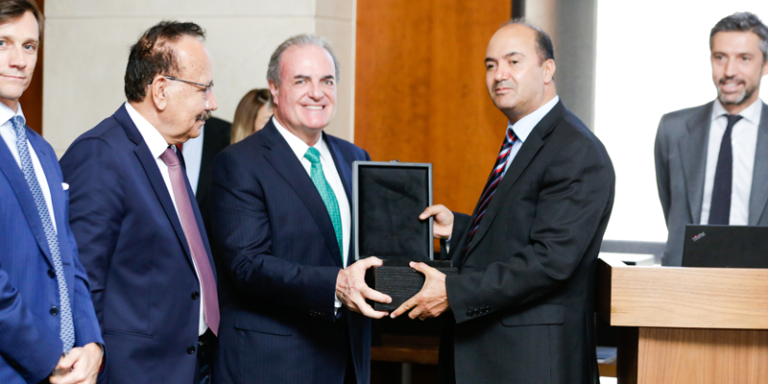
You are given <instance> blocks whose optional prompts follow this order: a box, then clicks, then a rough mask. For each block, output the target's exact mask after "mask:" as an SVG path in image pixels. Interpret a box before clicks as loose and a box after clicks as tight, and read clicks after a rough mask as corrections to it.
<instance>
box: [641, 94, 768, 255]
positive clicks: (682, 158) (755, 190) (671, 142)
mask: <svg viewBox="0 0 768 384" xmlns="http://www.w3.org/2000/svg"><path fill="white" fill-rule="evenodd" d="M713 105H714V102H709V103H707V104H705V105H702V106H699V107H694V108H688V109H683V110H680V111H675V112H671V113H668V114H666V115H664V116H662V118H661V122H660V123H659V131H658V133H657V134H656V150H655V152H656V182H657V184H658V188H659V199H661V207H662V209H663V210H664V218H665V219H666V221H667V229H668V230H669V237H668V238H667V248H666V250H665V251H664V258H663V259H662V264H663V265H668V266H679V265H680V264H681V262H682V258H683V240H684V236H685V225H686V224H698V223H700V222H701V204H702V200H703V197H704V174H705V172H706V162H707V143H708V141H709V125H710V121H711V116H712V106H713ZM766 202H768V106H767V105H765V103H763V111H762V114H761V115H760V126H759V127H758V134H757V151H756V153H755V169H754V173H753V175H752V190H751V192H750V197H749V225H768V212H766Z"/></svg>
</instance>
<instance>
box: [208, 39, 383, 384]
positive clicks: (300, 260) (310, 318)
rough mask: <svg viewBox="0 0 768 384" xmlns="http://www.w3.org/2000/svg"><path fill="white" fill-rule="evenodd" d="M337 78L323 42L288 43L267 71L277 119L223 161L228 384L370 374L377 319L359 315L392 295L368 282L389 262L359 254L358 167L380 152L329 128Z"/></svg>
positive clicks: (216, 221) (350, 379)
mask: <svg viewBox="0 0 768 384" xmlns="http://www.w3.org/2000/svg"><path fill="white" fill-rule="evenodd" d="M338 78H339V69H338V65H337V62H336V59H335V57H334V56H333V53H332V50H331V47H330V45H329V44H328V43H327V42H326V41H325V40H324V39H322V38H320V37H317V36H308V35H300V36H295V37H292V38H290V39H288V40H287V41H285V42H284V43H283V44H281V45H280V46H279V47H278V48H277V50H276V51H275V52H274V53H273V54H272V58H271V60H270V63H269V70H268V73H267V80H268V81H269V86H270V91H271V92H272V96H273V100H274V105H275V108H274V117H273V118H272V119H271V120H270V122H269V123H267V125H266V127H265V128H264V129H262V130H260V131H258V132H256V133H255V134H253V135H251V136H249V137H247V138H246V139H245V140H243V141H241V142H239V143H236V144H233V145H231V146H229V147H228V148H227V149H225V150H224V151H222V152H221V154H219V156H218V157H217V158H216V164H215V168H214V169H215V171H214V186H213V206H214V210H213V211H212V223H213V225H212V228H213V231H214V238H215V239H216V243H218V244H219V245H220V247H221V250H220V253H219V254H220V255H221V256H222V270H223V271H224V273H222V274H221V284H220V286H221V297H222V300H221V302H222V305H221V314H222V317H221V334H220V344H221V350H220V355H219V360H218V361H219V364H218V365H217V370H216V371H217V382H219V383H253V382H259V383H297V384H298V383H301V384H305V383H316V384H323V383H328V384H342V383H359V384H360V383H368V382H369V380H370V378H369V376H370V347H371V333H370V321H369V320H367V319H365V318H364V317H363V316H362V315H361V314H360V313H359V312H362V313H363V314H365V315H366V316H370V317H375V318H381V317H383V316H385V315H386V313H385V312H376V311H374V310H373V309H372V308H371V306H370V305H368V304H367V303H366V302H365V299H366V298H369V299H373V300H376V301H382V302H389V301H390V298H389V297H388V296H386V295H383V294H381V293H379V292H376V291H374V290H372V289H370V288H369V287H368V286H367V285H365V282H364V279H363V277H364V274H365V270H366V269H367V268H369V267H371V266H373V265H381V260H379V259H376V258H368V259H364V260H360V261H357V262H354V260H351V257H350V249H352V247H351V238H352V235H351V214H350V201H351V200H350V192H351V181H352V162H353V161H355V160H369V159H370V157H369V156H368V154H367V153H366V152H365V151H364V150H362V149H360V148H358V147H356V146H355V145H354V144H351V143H349V142H346V141H344V140H341V139H338V138H336V137H333V136H330V135H326V134H325V133H323V128H325V127H326V126H327V125H328V123H329V122H330V120H331V119H332V118H333V116H334V114H335V112H336V110H335V103H336V82H337V81H338ZM353 262H354V263H353ZM345 267H346V268H345ZM334 296H335V299H334Z"/></svg>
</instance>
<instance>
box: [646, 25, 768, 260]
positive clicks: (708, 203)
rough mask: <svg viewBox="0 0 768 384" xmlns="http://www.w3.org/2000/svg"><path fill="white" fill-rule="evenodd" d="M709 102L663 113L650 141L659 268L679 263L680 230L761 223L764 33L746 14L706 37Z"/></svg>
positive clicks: (767, 135) (767, 120) (765, 174)
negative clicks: (658, 213) (660, 221)
mask: <svg viewBox="0 0 768 384" xmlns="http://www.w3.org/2000/svg"><path fill="white" fill-rule="evenodd" d="M709 47H710V51H711V56H710V60H711V62H712V80H713V81H714V83H715V87H716V88H717V98H716V99H715V100H714V101H711V102H709V103H707V104H705V105H702V106H699V107H694V108H688V109H683V110H680V111H676V112H671V113H668V114H666V115H664V116H663V117H662V118H661V122H660V123H659V130H658V133H657V135H656V180H657V184H658V188H659V198H660V199H661V206H662V209H663V210H664V217H665V219H666V221H667V229H668V230H669V237H668V238H667V247H666V250H665V251H664V258H663V264H664V265H669V266H679V265H680V264H681V263H682V255H683V240H684V236H685V226H686V224H712V225H715V224H717V225H768V213H766V202H768V151H765V150H762V151H758V150H757V149H758V148H766V147H768V106H766V105H765V103H763V102H762V101H761V100H760V98H759V97H758V94H759V90H760V79H761V78H762V77H763V76H765V75H766V74H767V73H768V27H766V26H765V24H763V23H762V22H761V21H760V19H759V18H758V17H757V16H755V15H753V14H751V13H748V12H742V13H735V14H733V15H731V16H728V17H726V18H724V19H722V20H720V21H719V22H718V23H717V24H716V25H715V27H714V28H712V31H711V32H710V35H709Z"/></svg>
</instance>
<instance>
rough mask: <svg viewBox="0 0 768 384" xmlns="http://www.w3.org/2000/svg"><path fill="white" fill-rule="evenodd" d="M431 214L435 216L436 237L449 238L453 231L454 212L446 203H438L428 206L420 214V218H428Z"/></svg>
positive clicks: (434, 230)
mask: <svg viewBox="0 0 768 384" xmlns="http://www.w3.org/2000/svg"><path fill="white" fill-rule="evenodd" d="M430 216H434V217H435V220H434V222H433V223H434V224H433V225H432V227H433V232H434V236H435V238H436V239H448V238H450V237H451V233H452V232H453V212H451V211H450V210H449V209H448V208H446V206H445V205H442V204H437V205H433V206H431V207H427V209H425V210H424V212H422V213H421V215H419V219H420V220H426V219H428V218H429V217H430Z"/></svg>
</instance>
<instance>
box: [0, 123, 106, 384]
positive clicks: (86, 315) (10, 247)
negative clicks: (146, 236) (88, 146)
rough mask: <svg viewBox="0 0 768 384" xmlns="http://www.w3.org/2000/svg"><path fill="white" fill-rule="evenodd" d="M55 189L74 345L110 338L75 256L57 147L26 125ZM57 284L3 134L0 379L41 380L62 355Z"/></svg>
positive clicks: (15, 383) (8, 383) (12, 382)
mask: <svg viewBox="0 0 768 384" xmlns="http://www.w3.org/2000/svg"><path fill="white" fill-rule="evenodd" d="M26 132H27V138H28V139H29V142H30V144H31V145H32V147H33V148H34V149H35V153H36V154H37V157H38V158H39V159H40V165H41V166H42V168H43V172H44V173H45V178H46V179H47V181H48V187H49V189H50V191H51V200H52V205H53V214H54V218H55V220H56V228H57V235H58V236H57V237H58V240H59V249H60V252H61V262H62V267H63V268H64V275H65V278H66V281H67V290H68V291H69V299H70V304H71V306H72V320H73V321H74V325H75V347H82V346H84V345H86V344H88V343H93V342H96V343H102V344H103V343H104V341H103V340H102V338H101V331H100V330H99V323H98V321H97V320H96V314H95V313H94V311H93V304H92V303H91V297H90V295H89V287H88V277H87V275H86V273H85V269H84V268H83V266H82V264H80V261H79V260H78V257H77V245H76V244H75V237H74V236H73V235H72V231H71V230H70V228H69V222H68V220H67V203H68V199H69V196H68V192H67V191H65V190H64V188H63V185H62V183H63V181H64V180H63V179H62V176H61V169H60V168H59V162H58V160H56V153H55V152H54V151H53V148H51V146H50V145H49V144H48V143H47V142H45V140H43V138H42V137H40V135H38V134H37V133H35V132H34V131H32V130H31V129H29V128H26ZM59 305H60V304H59V287H58V283H57V280H56V274H55V272H54V268H53V260H52V259H51V251H50V248H49V247H48V240H47V238H46V236H45V230H44V229H43V222H42V221H41V220H40V215H39V214H38V211H37V205H36V204H35V200H34V198H33V197H32V193H31V192H30V190H29V185H28V184H27V181H26V179H25V178H24V173H23V172H22V170H21V168H19V166H18V164H17V163H16V160H14V158H13V155H11V151H10V150H9V149H8V146H6V145H5V142H4V141H3V140H2V139H0V383H3V384H22V383H37V382H39V381H41V380H43V379H45V378H47V377H48V375H50V374H51V372H53V368H55V366H56V363H58V361H59V359H60V358H61V352H62V351H63V349H64V348H63V346H62V343H61V336H60V332H61V316H55V315H52V314H51V312H50V311H51V307H53V306H57V307H58V306H59Z"/></svg>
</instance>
